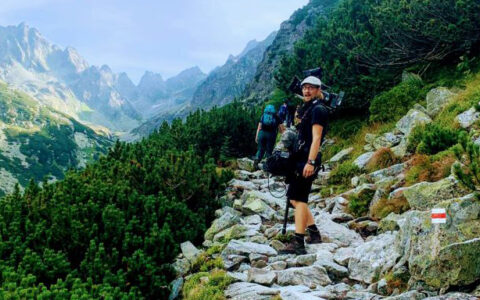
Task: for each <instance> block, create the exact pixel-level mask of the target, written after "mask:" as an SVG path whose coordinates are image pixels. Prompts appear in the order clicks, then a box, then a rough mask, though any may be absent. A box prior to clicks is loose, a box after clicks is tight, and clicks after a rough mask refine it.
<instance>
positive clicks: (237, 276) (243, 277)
mask: <svg viewBox="0 0 480 300" xmlns="http://www.w3.org/2000/svg"><path fill="white" fill-rule="evenodd" d="M227 275H228V276H230V277H232V278H233V279H234V281H235V282H239V281H242V282H247V280H248V276H247V274H245V273H243V272H227Z"/></svg>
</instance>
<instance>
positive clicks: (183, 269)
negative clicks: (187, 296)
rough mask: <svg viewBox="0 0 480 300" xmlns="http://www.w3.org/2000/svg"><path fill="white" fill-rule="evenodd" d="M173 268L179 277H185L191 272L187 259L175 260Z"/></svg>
mask: <svg viewBox="0 0 480 300" xmlns="http://www.w3.org/2000/svg"><path fill="white" fill-rule="evenodd" d="M172 267H173V269H174V270H175V273H177V275H179V276H183V275H185V274H187V273H188V271H189V270H190V262H189V261H188V259H186V258H180V259H177V260H175V262H174V263H173V264H172Z"/></svg>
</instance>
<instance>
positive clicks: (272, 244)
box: [270, 240, 285, 251]
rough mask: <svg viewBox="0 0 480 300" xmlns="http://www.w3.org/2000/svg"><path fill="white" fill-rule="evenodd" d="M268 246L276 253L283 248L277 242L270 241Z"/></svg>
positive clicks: (280, 243)
mask: <svg viewBox="0 0 480 300" xmlns="http://www.w3.org/2000/svg"><path fill="white" fill-rule="evenodd" d="M270 246H271V247H273V249H275V250H277V251H280V250H283V249H284V248H285V245H284V244H283V243H282V242H280V241H278V240H272V241H271V242H270Z"/></svg>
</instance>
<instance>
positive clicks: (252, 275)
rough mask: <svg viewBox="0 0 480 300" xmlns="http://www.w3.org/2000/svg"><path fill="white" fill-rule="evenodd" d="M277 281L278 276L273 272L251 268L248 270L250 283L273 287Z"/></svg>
mask: <svg viewBox="0 0 480 300" xmlns="http://www.w3.org/2000/svg"><path fill="white" fill-rule="evenodd" d="M276 279H277V274H276V273H275V272H273V271H267V270H264V269H257V268H251V269H250V270H248V279H247V281H248V282H255V283H258V284H261V285H268V286H270V285H272V284H273V283H274V282H275V280H276Z"/></svg>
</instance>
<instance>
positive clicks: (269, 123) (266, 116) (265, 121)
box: [261, 104, 277, 131]
mask: <svg viewBox="0 0 480 300" xmlns="http://www.w3.org/2000/svg"><path fill="white" fill-rule="evenodd" d="M261 123H262V129H263V130H267V131H272V130H275V129H276V128H277V120H276V119H275V107H274V106H273V105H271V104H269V105H267V107H265V110H264V111H263V116H262V120H261Z"/></svg>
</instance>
